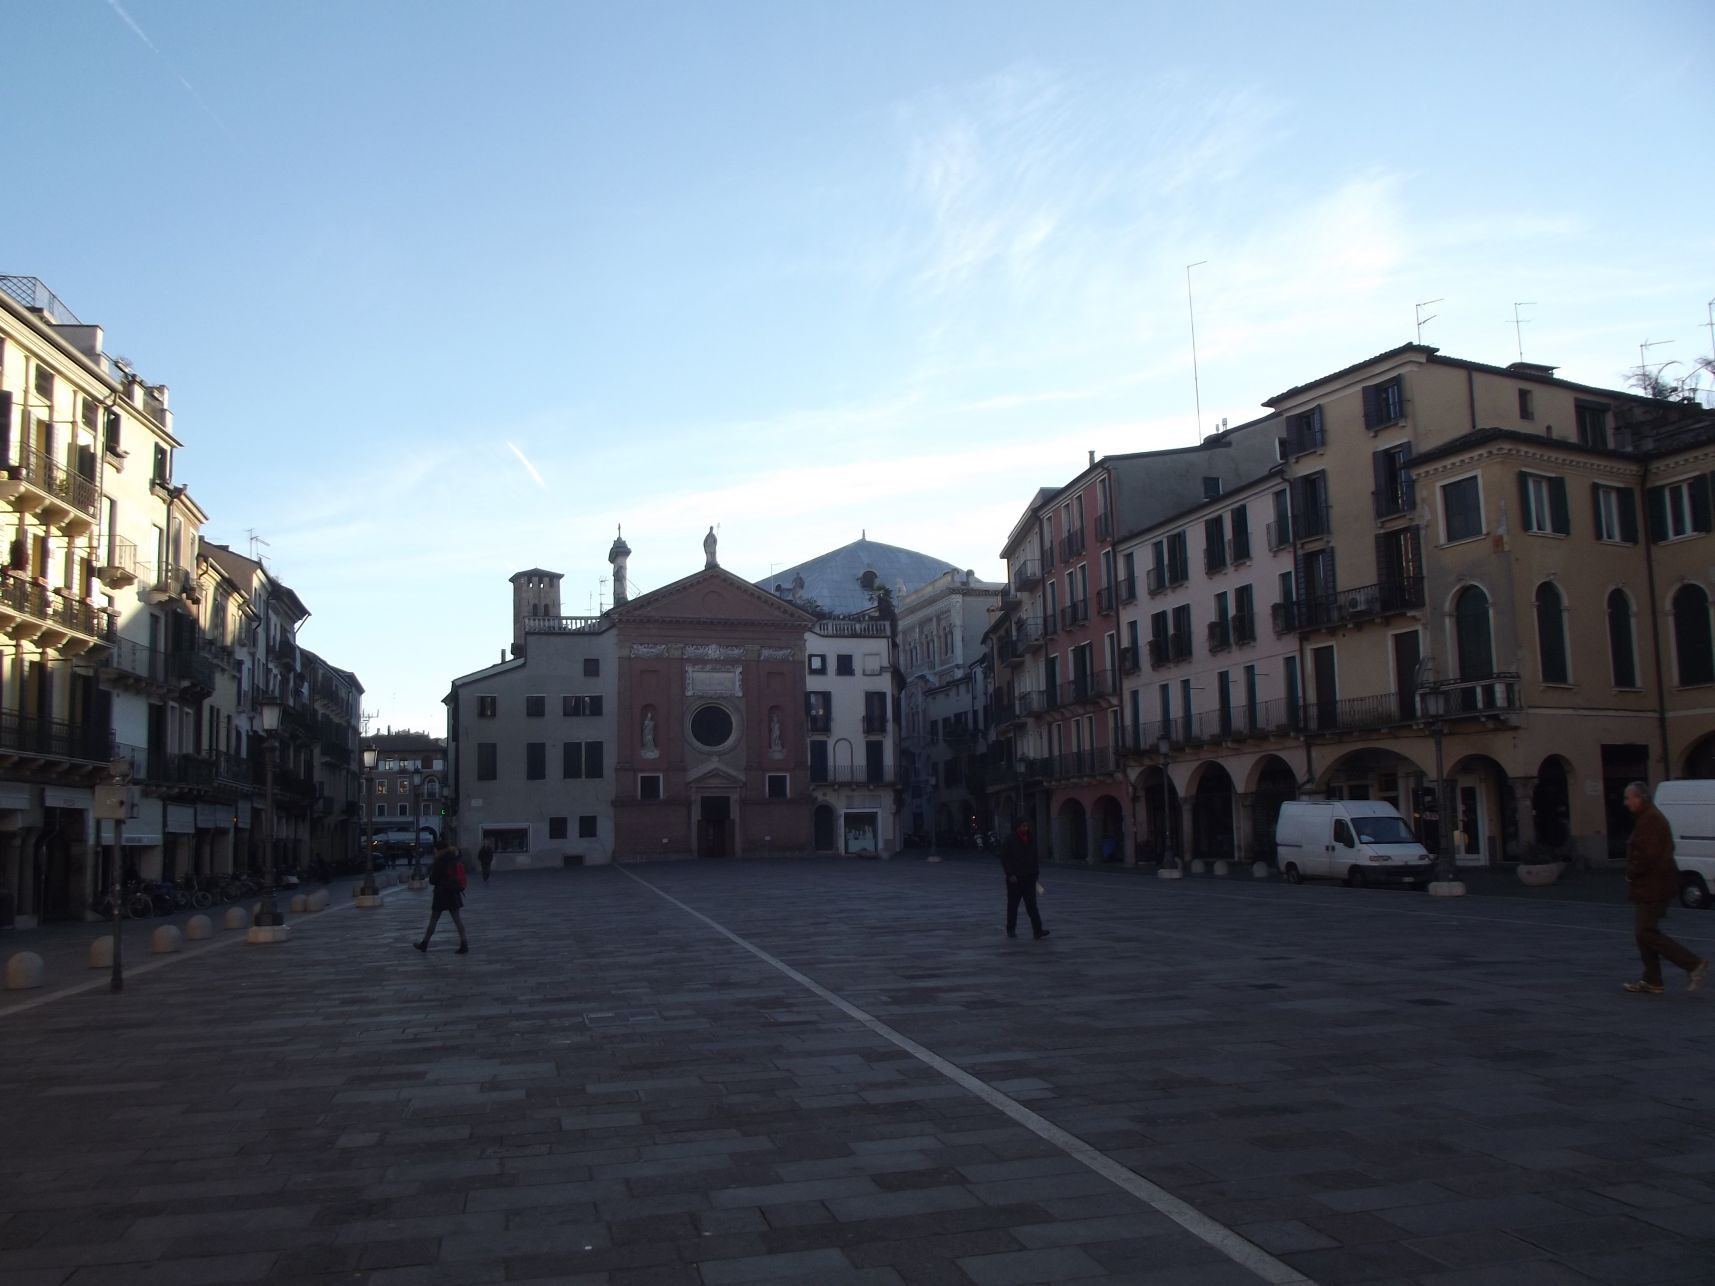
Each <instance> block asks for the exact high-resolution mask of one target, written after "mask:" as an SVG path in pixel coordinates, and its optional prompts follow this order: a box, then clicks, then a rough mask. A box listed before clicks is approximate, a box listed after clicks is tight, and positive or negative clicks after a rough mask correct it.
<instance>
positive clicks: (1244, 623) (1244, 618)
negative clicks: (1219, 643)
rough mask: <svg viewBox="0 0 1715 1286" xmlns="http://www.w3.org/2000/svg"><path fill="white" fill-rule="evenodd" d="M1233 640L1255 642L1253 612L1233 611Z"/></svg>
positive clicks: (1254, 617)
mask: <svg viewBox="0 0 1715 1286" xmlns="http://www.w3.org/2000/svg"><path fill="white" fill-rule="evenodd" d="M1233 642H1234V644H1239V643H1255V642H1256V616H1255V614H1254V613H1252V612H1234V613H1233Z"/></svg>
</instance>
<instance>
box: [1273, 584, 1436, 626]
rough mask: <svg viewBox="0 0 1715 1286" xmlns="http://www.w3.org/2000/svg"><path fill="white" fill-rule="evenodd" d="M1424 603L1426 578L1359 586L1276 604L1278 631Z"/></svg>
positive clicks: (1370, 616)
mask: <svg viewBox="0 0 1715 1286" xmlns="http://www.w3.org/2000/svg"><path fill="white" fill-rule="evenodd" d="M1422 606H1423V577H1421V576H1408V577H1405V578H1403V579H1400V580H1386V581H1379V582H1377V583H1376V584H1374V585H1361V586H1359V587H1358V588H1357V589H1342V590H1338V591H1336V592H1335V593H1332V594H1316V595H1311V596H1308V597H1305V598H1300V599H1294V600H1292V601H1290V602H1285V603H1276V604H1275V605H1274V628H1275V633H1277V634H1287V633H1291V632H1293V631H1295V630H1321V629H1328V628H1331V627H1333V626H1336V625H1349V624H1352V623H1354V622H1358V621H1364V620H1379V619H1381V618H1383V617H1387V616H1393V615H1397V614H1398V613H1400V612H1409V611H1413V610H1415V609H1417V608H1421V607H1422Z"/></svg>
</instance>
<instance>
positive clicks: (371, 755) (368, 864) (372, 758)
mask: <svg viewBox="0 0 1715 1286" xmlns="http://www.w3.org/2000/svg"><path fill="white" fill-rule="evenodd" d="M380 757H381V752H380V751H379V750H378V749H376V748H375V747H374V746H365V747H364V748H363V774H362V777H361V778H360V780H361V781H362V782H363V792H362V793H363V883H362V884H361V885H359V886H358V890H357V904H358V905H359V906H379V905H380V904H381V903H380V898H381V890H380V889H378V888H377V887H376V886H375V853H374V848H375V840H374V831H375V827H374V823H373V818H374V812H375V802H374V799H373V797H372V796H371V793H370V789H369V774H370V773H372V772H374V771H375V764H376V761H377V760H378V759H379V758H380ZM367 898H375V899H376V901H374V902H369V901H365V899H367Z"/></svg>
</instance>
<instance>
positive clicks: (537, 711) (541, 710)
mask: <svg viewBox="0 0 1715 1286" xmlns="http://www.w3.org/2000/svg"><path fill="white" fill-rule="evenodd" d="M547 713H548V698H547V697H544V696H534V697H530V696H527V697H525V698H524V717H525V718H526V719H540V718H541V717H542V716H543V715H545V714H547Z"/></svg>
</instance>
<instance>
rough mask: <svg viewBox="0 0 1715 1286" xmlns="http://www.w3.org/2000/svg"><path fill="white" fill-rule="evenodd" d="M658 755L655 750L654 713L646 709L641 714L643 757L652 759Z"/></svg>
mask: <svg viewBox="0 0 1715 1286" xmlns="http://www.w3.org/2000/svg"><path fill="white" fill-rule="evenodd" d="M659 753H660V752H659V751H658V750H656V749H655V711H654V710H653V709H648V710H645V711H644V712H643V757H644V758H645V759H653V758H655V756H656V755H657V754H659Z"/></svg>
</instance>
